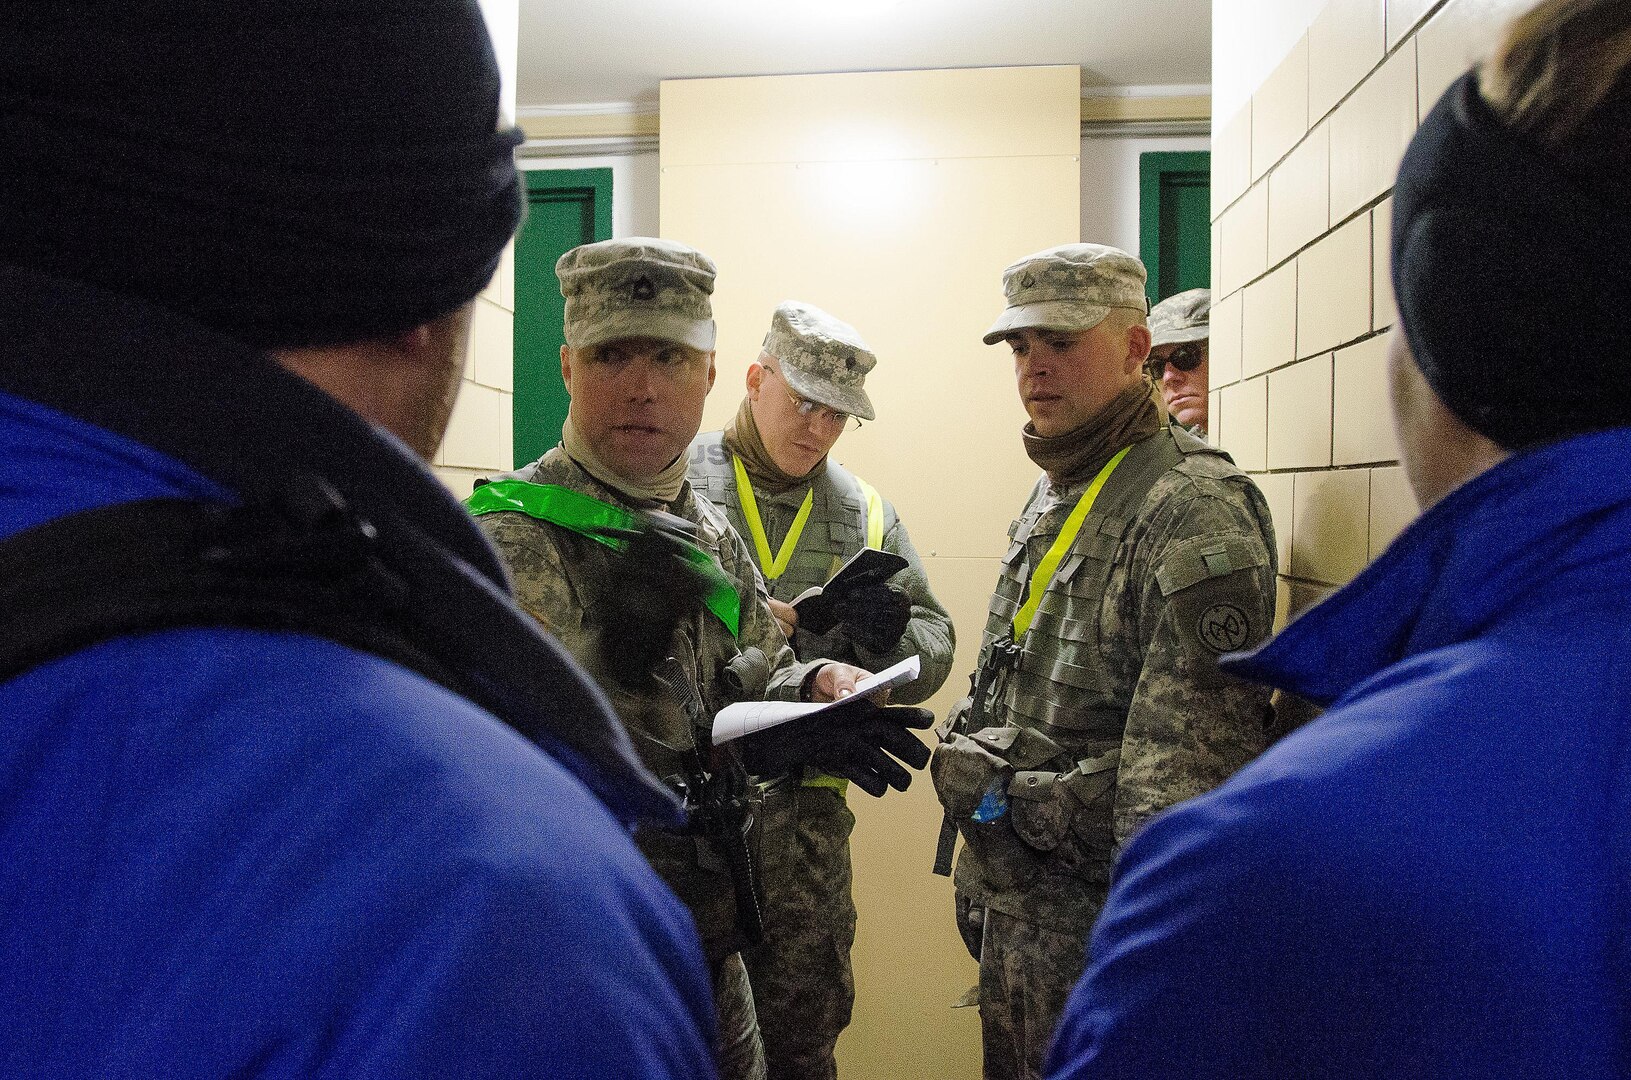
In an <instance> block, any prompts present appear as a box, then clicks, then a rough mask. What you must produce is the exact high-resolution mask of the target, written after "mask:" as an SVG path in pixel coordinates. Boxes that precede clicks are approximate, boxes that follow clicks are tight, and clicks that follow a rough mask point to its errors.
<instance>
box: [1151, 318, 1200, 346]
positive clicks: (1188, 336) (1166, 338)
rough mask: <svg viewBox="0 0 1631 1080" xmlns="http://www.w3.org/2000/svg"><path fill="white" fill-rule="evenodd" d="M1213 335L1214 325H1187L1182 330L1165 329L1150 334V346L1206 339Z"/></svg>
mask: <svg viewBox="0 0 1631 1080" xmlns="http://www.w3.org/2000/svg"><path fill="white" fill-rule="evenodd" d="M1211 336H1212V327H1211V325H1210V324H1208V325H1206V326H1186V327H1184V328H1183V329H1182V330H1163V331H1162V332H1161V333H1159V334H1152V335H1150V348H1152V349H1153V348H1155V347H1156V346H1158V345H1183V344H1186V343H1188V342H1191V341H1205V340H1206V339H1207V338H1209V337H1211Z"/></svg>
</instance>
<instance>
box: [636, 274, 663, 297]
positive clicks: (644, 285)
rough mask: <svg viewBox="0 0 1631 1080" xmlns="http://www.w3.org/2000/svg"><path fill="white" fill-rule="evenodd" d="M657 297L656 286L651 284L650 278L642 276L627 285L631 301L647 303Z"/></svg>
mask: <svg viewBox="0 0 1631 1080" xmlns="http://www.w3.org/2000/svg"><path fill="white" fill-rule="evenodd" d="M656 295H657V286H656V285H654V284H652V281H651V279H650V278H648V277H646V276H645V275H644V274H642V275H641V276H639V277H637V278H635V279H634V280H633V281H632V282H630V283H629V298H630V299H631V300H640V301H642V302H643V301H647V300H650V299H651V298H652V297H654V296H656Z"/></svg>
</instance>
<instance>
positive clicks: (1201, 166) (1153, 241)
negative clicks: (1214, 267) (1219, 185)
mask: <svg viewBox="0 0 1631 1080" xmlns="http://www.w3.org/2000/svg"><path fill="white" fill-rule="evenodd" d="M1174 173H1183V174H1195V173H1200V174H1203V175H1205V176H1206V177H1207V178H1208V183H1210V178H1211V174H1212V152H1211V151H1210V150H1151V151H1148V152H1146V153H1142V154H1140V155H1139V156H1138V257H1139V258H1140V259H1141V260H1143V262H1144V269H1145V270H1146V271H1148V273H1149V278H1148V285H1147V286H1146V289H1145V292H1146V294H1147V295H1148V296H1149V299H1150V303H1151V304H1152V305H1153V304H1155V303H1157V302H1159V301H1160V300H1163V299H1165V297H1161V296H1157V295H1156V293H1157V291H1158V290H1159V285H1160V281H1161V188H1162V186H1163V185H1164V184H1165V183H1166V178H1167V176H1168V175H1170V174H1174ZM1205 251H1206V254H1207V259H1208V261H1210V260H1211V253H1212V246H1211V237H1210V236H1208V237H1207V244H1206V248H1205Z"/></svg>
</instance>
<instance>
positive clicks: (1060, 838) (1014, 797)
mask: <svg viewBox="0 0 1631 1080" xmlns="http://www.w3.org/2000/svg"><path fill="white" fill-rule="evenodd" d="M1120 764H1121V748H1120V747H1119V746H1113V747H1111V748H1109V749H1108V750H1106V751H1104V752H1103V753H1100V754H1097V755H1094V756H1092V757H1087V758H1083V759H1082V760H1081V761H1078V762H1077V763H1076V767H1075V768H1073V769H1070V770H1069V771H1067V772H1062V773H1058V772H1033V771H1016V772H1015V773H1014V776H1013V779H1012V780H1010V781H1009V783H1008V799H1009V807H1010V813H1009V818H1010V821H1011V822H1012V824H1013V829H1014V834H1015V835H1016V836H1018V837H1019V838H1020V840H1022V841H1023V842H1024V843H1025V844H1026V845H1027V846H1029V847H1031V848H1033V849H1035V850H1036V851H1038V852H1046V853H1049V854H1050V855H1051V856H1052V857H1053V861H1054V868H1055V869H1057V870H1061V871H1064V872H1066V873H1073V874H1080V875H1083V876H1088V877H1092V876H1097V875H1100V874H1102V872H1103V868H1104V867H1105V866H1107V865H1108V863H1109V859H1110V856H1111V854H1112V851H1111V849H1112V847H1113V844H1114V838H1113V835H1112V831H1111V827H1110V820H1111V815H1110V807H1109V805H1108V804H1107V800H1109V799H1110V798H1113V795H1112V793H1113V792H1114V790H1115V786H1116V769H1117V767H1118V766H1119V765H1120Z"/></svg>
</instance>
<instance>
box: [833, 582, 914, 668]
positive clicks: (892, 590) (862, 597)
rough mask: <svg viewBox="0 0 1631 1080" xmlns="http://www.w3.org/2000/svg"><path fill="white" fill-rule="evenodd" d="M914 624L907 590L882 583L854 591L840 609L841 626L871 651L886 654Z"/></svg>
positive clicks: (861, 645) (856, 641) (859, 643)
mask: <svg viewBox="0 0 1631 1080" xmlns="http://www.w3.org/2000/svg"><path fill="white" fill-rule="evenodd" d="M911 621H912V601H911V598H910V597H908V596H907V595H906V592H905V590H904V589H900V588H897V587H896V586H894V585H885V584H883V583H882V582H878V583H876V584H872V585H863V586H861V587H860V588H858V589H855V590H853V591H852V592H850V593H849V594H848V595H847V596H845V597H844V600H843V603H842V604H841V605H840V607H839V610H838V625H839V626H840V627H842V628H843V630H844V632H845V633H846V634H848V635H849V639H850V640H851V641H853V642H854V643H855V644H857V645H859V646H860V647H861V648H863V649H866V650H867V651H868V652H875V653H886V652H888V651H889V650H891V649H893V648H894V647H895V646H896V645H899V644H900V639H901V636H902V635H903V634H905V633H906V627H907V625H908V624H910V623H911Z"/></svg>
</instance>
